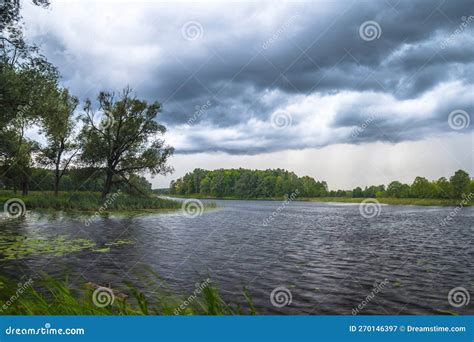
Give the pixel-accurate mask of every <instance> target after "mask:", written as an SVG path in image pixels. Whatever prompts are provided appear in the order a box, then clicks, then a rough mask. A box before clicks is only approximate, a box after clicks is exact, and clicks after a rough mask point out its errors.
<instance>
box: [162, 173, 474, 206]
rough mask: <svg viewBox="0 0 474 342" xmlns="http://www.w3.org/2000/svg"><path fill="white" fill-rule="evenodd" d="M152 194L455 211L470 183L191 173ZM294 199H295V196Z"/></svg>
mask: <svg viewBox="0 0 474 342" xmlns="http://www.w3.org/2000/svg"><path fill="white" fill-rule="evenodd" d="M155 192H156V193H158V194H163V195H168V196H170V197H173V196H175V197H186V198H189V197H192V198H202V199H233V200H246V199H248V200H286V199H287V198H292V199H294V200H295V201H311V202H341V203H360V202H362V201H364V200H365V199H367V198H374V199H376V200H377V201H378V202H380V203H384V204H394V205H397V204H399V205H422V206H459V205H463V206H464V205H466V206H467V205H474V180H472V179H471V178H470V176H469V174H468V173H467V172H466V171H464V170H458V171H456V172H455V173H454V175H453V176H451V177H450V178H449V179H447V178H445V177H441V178H439V179H438V180H434V181H429V180H428V179H426V178H424V177H416V178H415V180H414V181H413V183H412V184H403V183H401V182H399V181H393V182H391V183H389V184H388V185H387V186H385V185H384V184H381V185H371V186H366V187H365V188H364V189H362V188H361V187H356V188H354V189H352V190H329V189H328V185H327V183H326V182H325V181H316V180H315V179H313V178H312V177H309V176H304V177H298V176H297V175H296V174H295V173H293V172H290V171H287V170H282V169H273V170H271V169H267V170H249V169H242V168H240V169H218V170H212V171H209V170H203V169H195V170H194V171H193V172H190V173H187V174H186V175H185V176H183V177H181V178H179V179H177V180H175V181H172V182H171V184H170V188H169V189H159V190H156V191H155ZM295 194H296V195H297V196H295Z"/></svg>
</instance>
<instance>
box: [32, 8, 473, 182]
mask: <svg viewBox="0 0 474 342" xmlns="http://www.w3.org/2000/svg"><path fill="white" fill-rule="evenodd" d="M52 2H53V3H52V5H51V7H50V9H48V10H44V9H41V8H36V7H33V6H30V5H25V12H24V13H25V15H24V19H25V22H26V31H27V35H28V38H29V39H31V40H33V41H35V42H36V43H38V44H40V46H41V49H42V52H43V53H44V54H45V55H46V56H47V57H48V58H49V59H50V60H51V61H52V62H53V63H54V64H55V65H57V66H58V67H59V70H60V72H61V74H62V82H63V84H64V85H65V86H67V87H69V88H70V89H71V91H72V92H73V93H74V94H75V95H77V96H79V97H80V99H81V100H84V99H85V98H87V97H91V98H93V97H95V95H96V94H97V93H98V91H100V90H105V89H107V90H115V91H120V89H121V88H123V87H124V86H126V85H130V86H132V87H133V89H134V90H135V92H136V94H137V96H139V97H141V98H145V99H147V100H150V101H154V100H158V101H160V102H162V103H163V105H164V111H163V113H161V114H160V117H159V120H160V121H161V122H162V123H164V124H165V125H166V126H167V128H168V133H167V134H166V140H167V142H168V143H170V144H171V145H172V146H174V147H175V148H176V155H175V156H174V157H173V158H172V159H171V160H170V163H171V165H173V166H174V167H175V169H176V172H175V174H174V175H172V176H169V177H157V178H155V179H154V180H152V182H153V185H154V186H155V187H165V186H167V185H168V184H169V181H170V180H171V179H174V178H176V177H179V176H182V175H183V174H184V173H186V172H188V171H191V170H192V169H194V168H195V167H201V168H208V169H213V168H220V167H223V168H227V167H248V168H259V169H265V168H274V167H284V168H286V169H289V170H292V171H294V172H296V173H297V174H298V175H300V176H303V175H310V176H313V177H315V178H317V179H319V180H321V179H322V180H326V181H327V182H328V184H329V187H330V188H332V189H334V188H340V187H341V188H352V187H354V186H356V185H362V186H363V185H367V184H370V183H388V182H389V181H391V180H394V179H400V180H403V181H406V182H411V181H413V178H414V177H415V176H416V175H424V176H426V177H429V178H438V177H441V176H449V175H450V174H452V173H453V171H455V170H457V169H459V168H464V169H465V170H467V171H469V172H470V173H471V174H472V173H474V171H473V170H474V162H473V142H474V140H473V134H472V133H473V130H472V127H473V126H474V122H472V121H473V120H474V115H473V113H474V101H473V99H474V2H473V1H472V0H466V1H462V0H457V1H412V0H410V1H398V0H397V1H391V0H386V1H375V0H374V1H312V2H302V1H299V2H277V1H269V2H263V1H261V2H249V1H247V2H222V1H221V2H197V3H187V2H176V1H169V2H162V1H161V2H153V1H118V2H117V1H77V2H74V1H63V2H60V1H55V0H53V1H52Z"/></svg>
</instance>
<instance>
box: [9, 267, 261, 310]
mask: <svg viewBox="0 0 474 342" xmlns="http://www.w3.org/2000/svg"><path fill="white" fill-rule="evenodd" d="M153 282H154V285H155V286H154V288H153V291H150V292H153V293H155V294H156V295H154V296H153V297H149V296H147V295H145V294H144V293H143V292H142V291H140V290H139V289H138V288H137V287H135V286H133V285H128V287H127V289H125V290H123V291H121V292H119V291H116V290H115V289H114V290H112V289H109V288H106V290H104V288H103V287H99V286H98V285H95V284H92V283H85V284H84V286H83V287H82V288H81V289H75V288H73V287H72V286H71V285H70V284H69V282H68V281H67V280H65V281H59V280H56V279H54V278H52V277H50V276H48V275H46V274H43V275H42V277H41V278H40V279H39V280H28V281H26V282H23V283H16V282H13V281H11V280H7V279H2V280H1V291H0V302H1V303H4V304H3V305H2V306H0V314H2V315H239V314H251V315H253V314H256V312H255V309H254V307H253V304H252V300H251V298H250V296H249V295H248V292H247V291H246V290H245V289H244V291H243V293H242V295H243V297H242V298H243V300H244V302H245V305H244V306H242V305H240V304H232V303H226V302H225V301H224V300H223V299H222V298H221V296H220V294H219V290H218V289H217V287H215V286H214V285H213V284H212V283H211V282H207V283H202V284H206V286H203V287H202V288H201V291H199V293H197V292H196V291H194V292H193V293H192V294H190V295H187V296H186V295H179V294H176V293H174V292H173V291H171V290H170V289H169V288H167V287H166V286H164V285H163V282H162V280H161V279H160V278H159V277H158V276H157V275H154V281H153ZM147 286H148V288H149V289H150V284H148V285H147ZM99 293H101V295H99ZM111 293H113V295H111ZM112 298H113V300H112ZM97 303H98V304H99V305H97ZM101 304H108V305H105V306H103V307H101V306H102V305H101Z"/></svg>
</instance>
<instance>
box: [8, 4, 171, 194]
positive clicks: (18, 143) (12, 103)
mask: <svg viewBox="0 0 474 342" xmlns="http://www.w3.org/2000/svg"><path fill="white" fill-rule="evenodd" d="M32 2H33V3H34V4H35V5H38V6H43V7H48V6H49V2H48V0H33V1H32ZM1 7H2V10H1V11H0V184H2V186H3V187H6V188H8V189H12V190H14V191H15V192H16V191H17V190H21V192H22V194H23V195H27V194H28V191H29V190H30V189H39V190H47V189H52V190H54V192H55V194H56V195H57V194H58V191H59V190H61V189H66V188H67V189H70V188H71V187H72V185H71V184H75V185H77V187H76V188H74V190H76V191H79V190H84V188H85V187H87V186H85V184H84V183H82V184H79V183H74V179H75V178H76V173H77V174H78V173H81V172H86V173H87V172H88V171H90V170H94V175H95V176H99V177H101V178H102V180H101V181H98V180H97V179H95V178H90V179H87V182H88V184H94V182H95V184H96V185H100V189H97V190H99V191H101V192H102V197H105V196H106V195H107V194H108V193H110V192H111V191H112V190H113V189H114V188H117V187H120V186H123V185H130V184H133V183H136V184H138V185H137V186H141V185H143V179H141V178H140V177H139V176H138V175H140V174H143V173H145V172H147V173H149V174H151V175H156V174H166V173H168V172H171V171H172V169H171V168H170V167H169V166H167V164H166V163H167V160H168V157H169V156H170V155H171V154H172V153H173V148H171V147H169V146H167V145H165V142H164V141H163V140H162V139H161V136H162V135H163V134H164V133H165V131H166V129H165V127H164V126H162V125H160V124H158V123H157V122H156V117H157V115H158V113H159V112H161V104H160V103H158V102H154V103H147V102H146V101H143V100H140V99H138V98H137V97H136V96H135V95H133V94H132V91H131V89H130V88H128V87H127V88H125V89H124V91H123V92H122V93H121V94H114V93H111V92H107V91H102V92H100V93H99V94H98V95H97V98H96V101H94V102H92V101H91V100H89V99H86V100H85V101H83V103H82V106H81V101H80V100H79V99H78V98H77V97H76V96H74V95H73V94H71V93H70V91H69V90H68V89H66V88H63V87H62V86H61V85H60V82H59V79H60V76H59V72H58V70H57V68H56V67H55V66H54V65H53V64H51V63H50V62H49V61H48V60H47V59H46V58H45V57H44V56H42V55H41V54H40V52H39V50H38V48H37V47H36V46H34V45H30V44H29V43H28V42H26V41H25V40H24V38H23V32H22V25H21V21H22V17H21V11H20V10H21V8H20V1H17V0H4V1H3V4H2V6H1ZM32 128H36V129H37V130H38V131H39V132H40V134H41V136H42V137H41V138H40V139H33V138H32V137H31V136H29V135H27V134H26V132H28V130H30V129H32ZM44 169H47V170H49V171H46V170H44ZM72 169H76V170H79V169H82V171H77V172H73V171H72ZM41 172H43V173H45V178H44V179H43V180H41V179H40V178H41V177H37V175H38V174H39V173H41Z"/></svg>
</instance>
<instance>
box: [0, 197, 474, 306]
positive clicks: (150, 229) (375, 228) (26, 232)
mask: <svg viewBox="0 0 474 342" xmlns="http://www.w3.org/2000/svg"><path fill="white" fill-rule="evenodd" d="M215 202H216V203H217V206H218V208H217V209H212V210H209V211H206V212H204V213H203V214H202V215H201V216H198V217H195V218H189V217H186V216H184V215H183V214H182V213H181V212H175V213H167V214H146V215H128V216H120V215H118V216H109V217H102V218H98V219H96V220H95V221H94V222H93V223H92V224H90V225H89V226H87V225H86V224H85V222H86V218H85V217H83V216H71V215H62V214H58V215H54V216H51V215H41V214H36V213H30V214H29V215H27V217H26V218H24V219H21V220H8V221H7V220H0V247H1V248H0V259H1V261H0V264H1V265H2V266H1V269H0V273H1V274H3V275H8V276H10V277H19V276H21V275H25V276H27V277H30V276H36V275H37V274H38V272H39V271H45V272H47V273H49V274H51V275H54V276H57V277H59V278H61V277H62V278H64V276H65V275H66V274H68V275H69V279H70V281H71V282H73V283H74V282H78V283H79V282H83V281H84V280H86V281H92V282H94V283H98V284H110V286H112V287H121V286H123V284H125V283H126V282H132V283H140V279H141V276H142V274H143V273H144V272H145V266H149V267H151V268H152V269H153V270H154V271H156V272H157V273H159V274H160V275H161V276H162V277H163V278H164V279H165V281H166V283H167V284H168V285H169V286H170V287H172V288H173V289H176V290H179V291H185V292H186V291H187V292H190V291H192V290H193V289H194V286H195V284H196V283H197V282H199V281H202V280H204V279H205V278H206V277H208V276H209V277H210V278H211V279H212V280H213V282H215V283H217V284H218V286H219V288H220V290H221V291H222V293H223V296H224V298H226V299H227V300H231V301H240V300H241V299H242V298H243V297H242V295H241V292H242V288H243V287H244V286H245V287H247V288H248V289H249V291H250V293H251V295H252V297H253V300H254V304H255V306H256V308H257V310H258V312H259V313H262V314H275V313H282V314H351V313H352V310H353V308H355V307H357V306H358V305H359V304H360V303H361V302H362V301H364V299H366V297H367V296H368V295H370V294H371V293H373V290H374V286H375V287H377V286H378V287H379V289H380V291H379V292H378V293H377V294H376V295H375V296H374V298H372V299H370V300H369V301H366V304H365V305H364V307H363V309H362V310H361V311H360V313H362V314H436V313H439V311H438V310H452V311H456V312H459V313H462V314H474V305H473V303H472V302H473V301H474V298H473V299H472V300H471V303H470V304H469V305H467V306H465V307H463V308H460V309H455V308H453V307H451V306H450V305H449V303H448V300H447V296H448V292H449V290H450V289H452V288H454V287H458V286H462V287H464V288H466V289H467V290H468V291H469V292H470V293H471V294H473V295H472V297H474V277H473V261H474V249H473V247H472V237H473V236H474V210H473V208H463V209H462V210H460V211H458V212H457V214H456V215H455V216H454V217H453V220H451V221H450V222H449V225H448V226H446V227H443V226H441V225H440V222H441V220H442V219H443V218H445V217H446V216H447V215H449V214H450V212H452V211H453V209H454V208H453V207H420V206H390V205H382V210H381V212H380V214H379V215H378V216H377V217H374V218H370V219H367V218H364V217H362V216H361V215H360V212H359V206H358V205H357V204H339V203H311V202H292V203H290V204H289V205H287V206H282V203H281V202H276V201H275V202H272V201H215ZM279 207H280V210H277V209H278V208H279ZM274 212H276V213H277V214H276V216H273V217H274V219H273V220H271V221H270V222H269V223H268V225H265V224H263V223H264V222H265V219H267V218H268V217H270V216H272V214H273V213H274ZM25 239H26V242H24V243H23V242H21V241H24V240H25ZM58 239H59V240H58ZM43 240H44V241H50V242H53V245H55V246H58V245H61V246H62V247H56V248H49V249H48V248H46V247H44V245H47V243H43V244H42V243H41V241H43ZM65 241H67V242H65ZM18 245H20V246H21V245H23V247H24V246H25V245H26V246H27V248H23V249H21V251H20V252H18V251H17V249H18ZM38 246H39V247H38ZM9 248H10V249H9ZM381 282H384V283H383V284H382V285H380V284H381ZM280 286H283V287H286V288H287V289H288V290H289V291H290V292H291V296H292V301H291V304H290V305H287V306H284V307H282V308H278V307H275V306H273V305H272V304H271V302H270V293H271V292H272V290H273V289H275V288H277V287H280Z"/></svg>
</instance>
